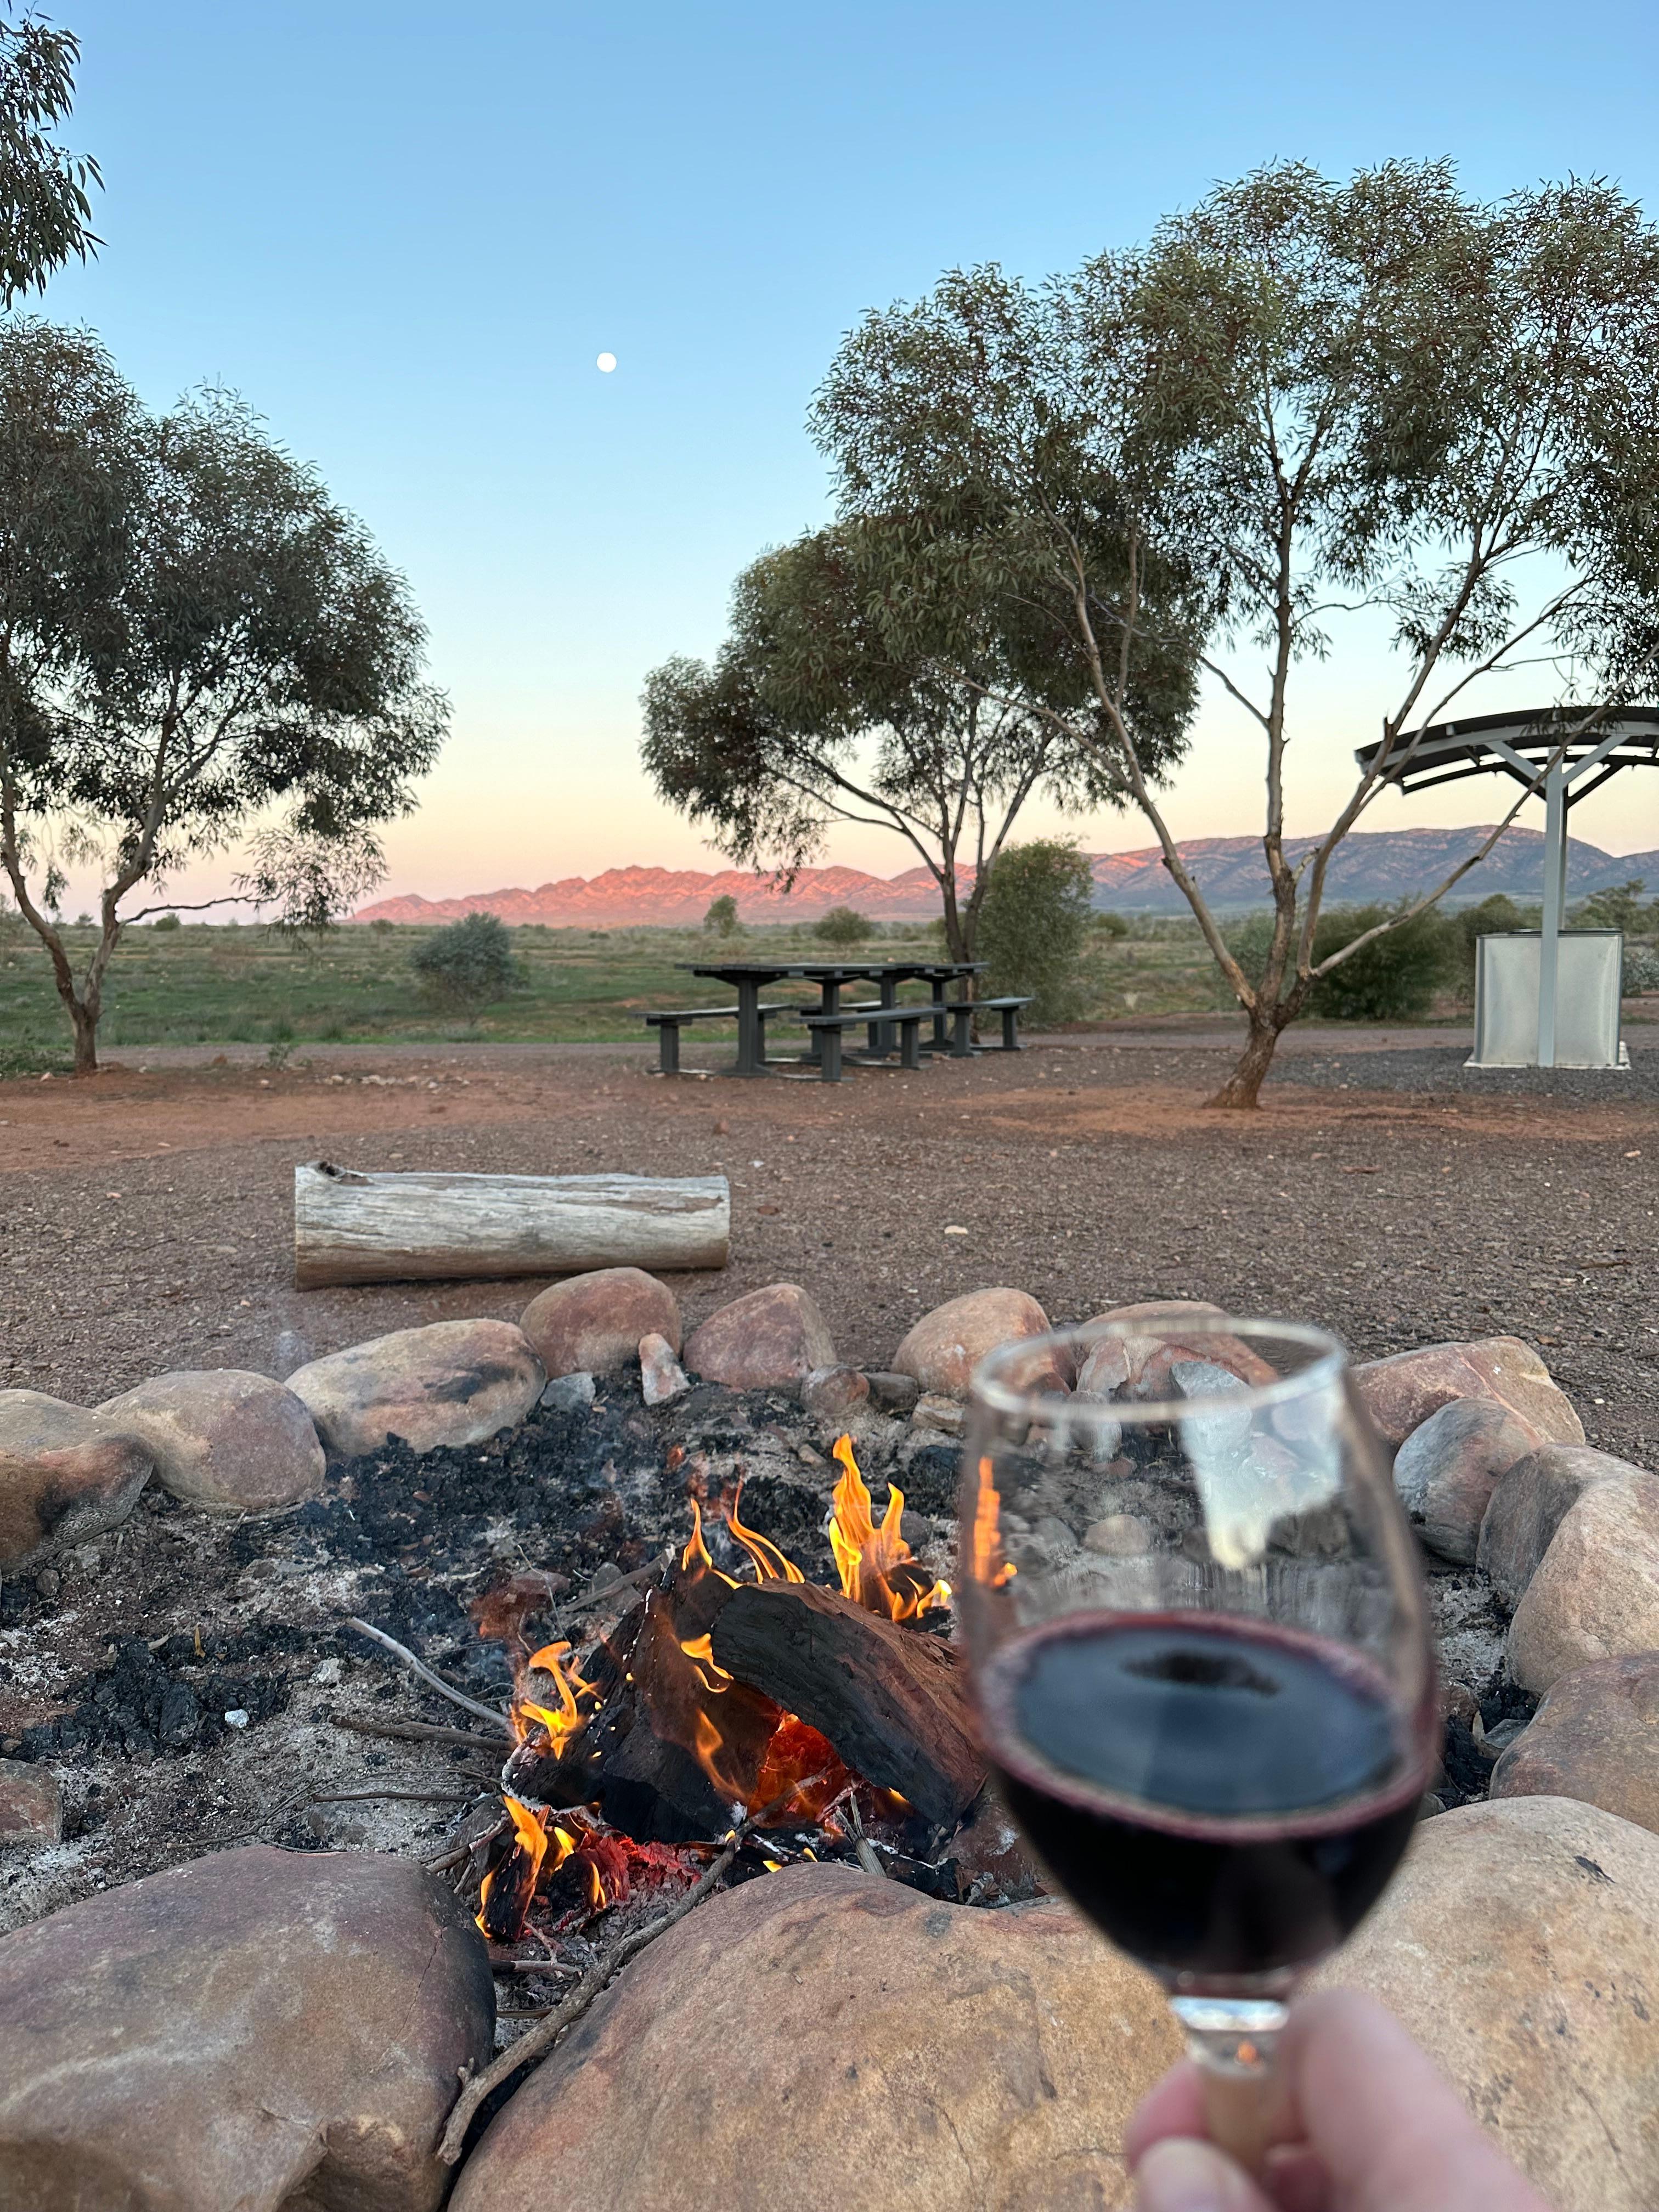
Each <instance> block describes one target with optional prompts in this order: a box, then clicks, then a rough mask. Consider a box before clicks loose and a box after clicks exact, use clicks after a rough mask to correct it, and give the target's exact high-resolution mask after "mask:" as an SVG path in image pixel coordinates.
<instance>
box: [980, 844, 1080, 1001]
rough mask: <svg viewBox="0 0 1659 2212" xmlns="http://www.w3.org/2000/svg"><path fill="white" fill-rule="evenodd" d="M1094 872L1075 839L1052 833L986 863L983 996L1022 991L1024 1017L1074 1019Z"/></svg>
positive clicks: (982, 918) (982, 920)
mask: <svg viewBox="0 0 1659 2212" xmlns="http://www.w3.org/2000/svg"><path fill="white" fill-rule="evenodd" d="M1093 894H1094V878H1093V876H1092V875H1091V872H1090V869H1089V863H1088V861H1087V860H1085V857H1084V856H1083V854H1081V853H1079V850H1078V849H1077V847H1076V846H1075V845H1073V844H1069V843H1066V842H1062V841H1061V840H1060V839H1057V838H1037V839H1035V840H1033V842H1031V843H1030V844H1029V845H1010V846H1008V847H1006V848H1005V849H1004V850H1003V851H1002V852H1000V853H999V854H998V855H997V857H996V859H995V860H994V861H993V862H992V863H991V874H990V881H989V883H988V884H987V885H986V888H985V900H984V903H983V905H982V906H981V908H980V913H979V930H978V943H977V945H976V947H975V950H976V951H977V952H978V954H979V956H980V957H981V958H982V959H984V960H986V961H987V962H988V963H989V967H988V970H987V976H986V981H987V983H988V985H989V987H990V988H989V992H988V993H987V995H988V996H991V997H994V998H1003V997H1014V996H1018V997H1028V998H1030V1001H1031V1004H1030V1006H1029V1007H1027V1009H1026V1019H1027V1020H1028V1021H1030V1022H1036V1023H1048V1024H1052V1023H1054V1022H1069V1021H1075V1020H1076V1019H1077V1018H1078V1016H1079V1014H1080V1013H1081V1012H1082V1010H1083V988H1082V979H1081V974H1080V969H1081V963H1082V957H1083V948H1084V944H1085V939H1086V937H1087V934H1088V929H1089V920H1090V904H1089V902H1090V900H1091V897H1092V896H1093Z"/></svg>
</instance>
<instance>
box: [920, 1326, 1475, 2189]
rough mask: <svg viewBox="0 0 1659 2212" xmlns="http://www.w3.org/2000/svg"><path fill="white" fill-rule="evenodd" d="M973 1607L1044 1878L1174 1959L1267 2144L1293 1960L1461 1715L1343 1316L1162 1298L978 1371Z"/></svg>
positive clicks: (1171, 1982)
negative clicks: (1213, 1308)
mask: <svg viewBox="0 0 1659 2212" xmlns="http://www.w3.org/2000/svg"><path fill="white" fill-rule="evenodd" d="M961 1513H962V1520H961V1527H962V1576H961V1587H960V1591H959V1595H958V1606H959V1619H960V1621H961V1624H962V1627H963V1632H964V1634H965V1637H966V1641H967V1648H968V1656H969V1662H970V1666H971V1668H972V1672H973V1676H974V1682H975V1692H976V1699H977V1705H978V1711H979V1716H980V1723H981V1729H982V1733H983V1743H984V1749H985V1752H986V1754H987V1758H988V1759H989V1761H990V1764H991V1765H992V1767H993V1769H994V1772H995V1774H996V1777H997V1779H998V1781H999V1783H1000V1786H1001V1789H1002V1791H1003V1794H1004V1796H1005V1798H1006V1802H1007V1804H1008V1807H1009V1809H1010V1810H1011V1811H1012V1814H1013V1815H1014V1817H1015V1818H1016V1820H1018V1822H1019V1824H1020V1826H1021V1827H1022V1828H1023V1829H1024V1832H1025V1833H1026V1835H1027V1837H1028V1838H1030V1842H1031V1844H1032V1845H1033V1846H1034V1847H1035V1849H1036V1852H1037V1854H1038V1856H1039V1857H1041V1858H1042V1862H1043V1863H1044V1864H1045V1865H1046V1866H1047V1867H1048V1869H1049V1871H1050V1872H1051V1873H1052V1875H1054V1880H1055V1881H1056V1882H1057V1883H1058V1884H1059V1885H1060V1887H1061V1888H1063V1889H1064V1890H1065V1891H1066V1893H1067V1894H1068V1895H1069V1896H1070V1897H1071V1898H1072V1899H1073V1902H1074V1903H1075V1904H1076V1905H1079V1907H1080V1908H1081V1909H1082V1911H1084V1912H1085V1913H1086V1914H1087V1915H1088V1916H1089V1917H1090V1918H1091V1920H1092V1921H1093V1922H1094V1923H1095V1924H1096V1925H1097V1927H1098V1928H1099V1929H1101V1931H1102V1932H1103V1934H1104V1935H1105V1936H1107V1937H1108V1938H1109V1940H1110V1941H1111V1942H1113V1943H1115V1945H1116V1946H1117V1947H1118V1948H1119V1949H1120V1950H1121V1951H1124V1952H1127V1954H1128V1955H1129V1956H1130V1957H1131V1958H1132V1959H1134V1960H1138V1961H1139V1963H1140V1965H1142V1966H1146V1967H1147V1968H1148V1969H1150V1971H1151V1972H1152V1973H1153V1974H1155V1975H1156V1976H1157V1977H1158V1978H1159V1980H1160V1981H1161V1982H1162V1983H1163V1984H1164V1988H1165V1990H1167V1991H1168V1992H1169V1995H1170V2001H1171V2003H1172V2005H1173V2007H1174V2009H1175V2012H1176V2016H1177V2018H1178V2019H1179V2021H1180V2022H1181V2025H1182V2029H1183V2030H1184V2032H1185V2033H1186V2037H1187V2043H1188V2050H1189V2051H1190V2052H1191V2054H1192V2056H1193V2057H1194V2058H1195V2059H1196V2060H1197V2061H1198V2063H1199V2065H1200V2069H1201V2078H1202V2081H1203V2084H1204V2092H1205V2102H1206V2118H1207V2124H1208V2125H1209V2129H1210V2132H1211V2134H1212V2136H1213V2137H1214V2138H1215V2140H1216V2141H1217V2142H1220V2143H1221V2144H1222V2146H1223V2147H1224V2148H1226V2149H1228V2150H1230V2151H1231V2152H1232V2153H1233V2154H1234V2155H1235V2156H1237V2157H1238V2158H1240V2159H1241V2160H1243V2163H1244V2164H1245V2165H1246V2166H1249V2167H1251V2168H1253V2169H1254V2168H1257V2167H1259V2166H1260V2163H1261V2156H1262V2154H1263V2153H1264V2152H1265V2149H1266V2148H1267V2142H1268V2140H1269V2136H1270V2131H1271V2126H1272V2112H1271V2107H1272V2104H1273V2099H1272V2095H1271V2088H1272V2073H1271V2069H1272V2063H1273V2051H1274V2046H1275V2044H1276V2041H1277V2039H1278V2035H1279V2030H1280V2028H1281V2027H1283V2025H1284V2022H1285V2017H1286V2004H1287V2001H1288V1999H1289V1998H1290V1996H1291V1993H1292V1991H1293V1990H1294V1989H1295V1986H1296V1984H1297V1981H1298V1979H1299V1978H1301V1977H1302V1976H1303V1975H1304V1973H1306V1972H1307V1971H1308V1970H1309V1969H1310V1967H1311V1966H1315V1965H1316V1963H1317V1962H1318V1961H1319V1960H1322V1958H1324V1957H1326V1956H1327V1955H1328V1954H1329V1953H1330V1952H1332V1951H1333V1950H1334V1949H1335V1948H1336V1947H1337V1946H1338V1945H1339V1944H1340V1943H1341V1942H1343V1941H1344V1940H1345V1939H1346V1937H1347V1936H1349V1935H1351V1934H1352V1931H1353V1929H1354V1928H1355V1926H1356V1925H1357V1924H1358V1922H1359V1921H1360V1919H1361V1918H1362V1917H1364V1914H1365V1913H1366V1912H1367V1911H1369V1910H1370V1907H1371V1906H1372V1905H1375V1904H1376V1900H1377V1899H1378V1898H1379V1897H1380V1896H1381V1894H1382V1893H1383V1889H1384V1888H1385V1887H1387V1885H1388V1882H1389V1879H1390V1877H1391V1876H1392V1875H1393V1874H1394V1872H1395V1868H1396V1867H1397V1865H1398V1864H1399V1862H1400V1859H1401V1855H1402V1854H1403V1852H1404V1850H1405V1849H1406V1845H1407V1842H1408V1841H1409V1839H1410V1837H1411V1832H1412V1828H1413V1824H1414V1823H1415V1821H1416V1820H1417V1818H1418V1812H1419V1800H1420V1799H1421V1797H1422V1795H1423V1792H1424V1790H1425V1789H1426V1788H1427V1787H1428V1784H1429V1780H1430V1778H1431V1774H1432V1773H1433V1771H1434V1769H1435V1765H1436V1761H1437V1756H1438V1753H1439V1747H1440V1722H1439V1711H1438V1699H1437V1691H1436V1682H1435V1668H1434V1656H1433V1647H1432V1644H1431V1639H1430V1634H1429V1626H1428V1613H1427V1605H1426V1601H1425V1595H1424V1590H1423V1584H1422V1578H1421V1576H1420V1574H1419V1569H1418V1564H1417V1553H1416V1547H1415V1544H1414V1541H1413V1537H1412V1534H1411V1531H1410V1528H1409V1527H1408V1525H1407V1521H1406V1517H1405V1515H1404V1514H1403V1512H1402V1511H1401V1506H1400V1504H1399V1501H1398V1499H1397V1498H1396V1497H1395V1488H1394V1482H1393V1479H1392V1476H1391V1474H1390V1471H1389V1463H1388V1461H1387V1458H1386V1456H1385V1455H1384V1454H1383V1451H1382V1449H1381V1448H1380V1446H1379V1445H1378V1443H1377V1442H1376V1437H1375V1435H1374V1434H1373V1432H1372V1431H1371V1429H1370V1425H1369V1423H1368V1421H1367V1420H1366V1418H1365V1415H1364V1412H1363V1411H1362V1409H1361V1407H1360V1405H1359V1401H1358V1398H1357V1396H1356V1395H1355V1393H1354V1390H1353V1389H1352V1383H1351V1380H1350V1377H1349V1372H1348V1366H1347V1361H1346V1355H1345V1353H1344V1352H1343V1350H1342V1347H1341V1346H1340V1344H1338V1343H1337V1341H1336V1340H1335V1339H1334V1337H1331V1336H1328V1335H1327V1334H1325V1333H1324V1331H1322V1330H1321V1329H1316V1328H1303V1327H1299V1326H1297V1324H1295V1323H1292V1322H1266V1321H1242V1320H1233V1319H1231V1318H1229V1317H1227V1316H1223V1315H1216V1314H1206V1313H1202V1312H1200V1313H1198V1314H1186V1313H1179V1314H1177V1313H1169V1312H1165V1313H1164V1314H1162V1315H1160V1314H1158V1313H1154V1312H1149V1313H1148V1314H1147V1315H1146V1316H1144V1317H1139V1318H1134V1317H1132V1318H1128V1319H1123V1320H1118V1321H1114V1322H1107V1323H1097V1324H1095V1325H1094V1326H1093V1327H1091V1328H1084V1329H1078V1330H1071V1331H1061V1332H1060V1333H1058V1334H1054V1335H1052V1336H1045V1337H1038V1338H1035V1339H1030V1340H1026V1341H1024V1342H1023V1343H1018V1344H1012V1345H1007V1346H1003V1347H1002V1348H1001V1349H1000V1351H998V1352H993V1353H992V1354H991V1355H990V1356H989V1357H988V1358H987V1359H985V1360H984V1361H983V1362H982V1363H981V1365H980V1367H979V1369H978V1370H977V1372H976V1373H975V1376H974V1380H973V1384H972V1389H971V1391H970V1395H969V1419H968V1424H967V1428H966V1431H965V1436H964V1443H963V1486H962V1507H961Z"/></svg>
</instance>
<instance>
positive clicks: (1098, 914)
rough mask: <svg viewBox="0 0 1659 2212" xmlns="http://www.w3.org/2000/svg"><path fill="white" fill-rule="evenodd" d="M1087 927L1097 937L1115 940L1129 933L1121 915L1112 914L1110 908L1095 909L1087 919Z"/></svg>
mask: <svg viewBox="0 0 1659 2212" xmlns="http://www.w3.org/2000/svg"><path fill="white" fill-rule="evenodd" d="M1089 927H1090V928H1091V929H1092V930H1093V931H1094V932H1095V933H1096V935H1097V937H1107V938H1114V939H1115V938H1119V937H1127V936H1128V935H1129V933H1130V932H1129V925H1128V923H1127V921H1125V920H1124V918H1123V916H1122V915H1121V914H1114V913H1113V912H1112V909H1111V908H1110V907H1097V908H1096V910H1095V911H1094V913H1093V914H1091V915H1090V917H1089Z"/></svg>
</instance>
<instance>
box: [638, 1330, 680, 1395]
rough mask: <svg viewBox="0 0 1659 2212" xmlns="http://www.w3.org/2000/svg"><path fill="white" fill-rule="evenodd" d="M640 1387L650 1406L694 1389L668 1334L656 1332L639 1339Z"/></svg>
mask: <svg viewBox="0 0 1659 2212" xmlns="http://www.w3.org/2000/svg"><path fill="white" fill-rule="evenodd" d="M640 1387H641V1389H642V1390H643V1391H644V1393H645V1402H646V1404H647V1406H665V1405H667V1403H668V1402H669V1401H670V1400H671V1398H678V1397H681V1396H683V1395H684V1393H685V1392H686V1391H687V1390H689V1389H690V1388H691V1385H690V1383H689V1382H688V1381H687V1380H686V1375H685V1370H684V1368H683V1367H682V1366H681V1365H680V1363H679V1361H678V1359H676V1358H675V1357H674V1347H673V1346H672V1345H671V1344H670V1342H669V1341H668V1339H667V1338H666V1337H665V1336H658V1335H656V1334H654V1333H653V1334H650V1335H648V1336H642V1337H641V1339H640Z"/></svg>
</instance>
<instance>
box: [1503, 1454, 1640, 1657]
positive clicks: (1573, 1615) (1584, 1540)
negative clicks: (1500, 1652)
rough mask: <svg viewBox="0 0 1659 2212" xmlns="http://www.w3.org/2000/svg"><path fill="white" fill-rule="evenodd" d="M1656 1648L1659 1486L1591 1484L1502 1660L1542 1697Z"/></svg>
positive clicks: (1558, 1536) (1536, 1581) (1518, 1611)
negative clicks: (1600, 1664)
mask: <svg viewBox="0 0 1659 2212" xmlns="http://www.w3.org/2000/svg"><path fill="white" fill-rule="evenodd" d="M1654 1650H1659V1479H1656V1478H1655V1477H1654V1476H1653V1475H1650V1474H1640V1475H1636V1476H1632V1477H1631V1478H1629V1479H1628V1480H1624V1481H1620V1482H1597V1483H1592V1484H1591V1486H1590V1487H1589V1489H1588V1490H1587V1491H1586V1492H1584V1494H1583V1497H1582V1498H1580V1499H1579V1501H1578V1503H1577V1504H1576V1505H1575V1506H1574V1507H1573V1508H1572V1510H1571V1512H1570V1513H1569V1514H1568V1515H1567V1516H1566V1518H1565V1520H1564V1521H1563V1522H1562V1523H1561V1525H1560V1527H1559V1528H1558V1529H1557V1530H1556V1532H1555V1534H1554V1536H1553V1538H1552V1540H1551V1542H1550V1547H1549V1549H1548V1551H1547V1552H1546V1553H1545V1554H1544V1557H1543V1560H1542V1562H1541V1565H1540V1566H1539V1569H1538V1571H1537V1573H1536V1574H1535V1575H1534V1577H1533V1578H1532V1580H1531V1581H1530V1582H1529V1583H1528V1584H1527V1587H1526V1591H1525V1594H1524V1595H1522V1600H1521V1602H1520V1604H1519V1605H1517V1606H1516V1608H1515V1618H1514V1620H1512V1621H1511V1622H1510V1634H1509V1642H1508V1644H1507V1645H1506V1646H1505V1649H1504V1663H1505V1664H1506V1666H1507V1667H1508V1668H1509V1671H1510V1674H1512V1675H1513V1677H1514V1678H1515V1680H1516V1681H1517V1682H1518V1683H1519V1684H1520V1685H1521V1686H1522V1689H1523V1690H1532V1691H1535V1692H1540V1693H1541V1692H1544V1691H1545V1690H1547V1689H1549V1688H1550V1687H1551V1686H1553V1684H1554V1683H1556V1682H1557V1681H1559V1680H1560V1678H1561V1676H1562V1675H1563V1674H1574V1673H1576V1672H1577V1669H1578V1668H1580V1667H1588V1666H1590V1665H1592V1664H1594V1662H1595V1661H1596V1660H1598V1659H1618V1658H1624V1657H1626V1656H1629V1655H1630V1654H1632V1653H1634V1652H1638V1651H1654Z"/></svg>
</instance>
